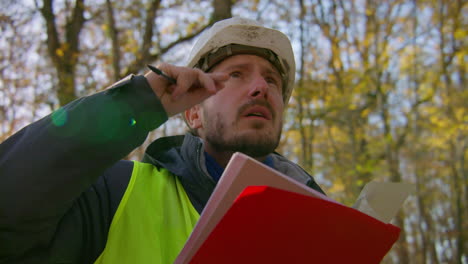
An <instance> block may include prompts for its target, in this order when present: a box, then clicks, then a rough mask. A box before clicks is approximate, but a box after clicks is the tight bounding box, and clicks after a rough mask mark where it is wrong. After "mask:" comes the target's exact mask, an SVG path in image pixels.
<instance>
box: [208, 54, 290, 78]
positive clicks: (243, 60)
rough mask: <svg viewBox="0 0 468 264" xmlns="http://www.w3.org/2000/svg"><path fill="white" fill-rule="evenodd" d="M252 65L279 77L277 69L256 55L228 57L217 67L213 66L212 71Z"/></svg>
mask: <svg viewBox="0 0 468 264" xmlns="http://www.w3.org/2000/svg"><path fill="white" fill-rule="evenodd" d="M253 65H258V66H260V67H261V68H262V69H263V70H267V71H271V72H273V73H276V74H278V75H279V76H281V74H280V73H279V71H278V69H276V67H274V66H273V64H271V63H270V62H269V61H268V60H267V59H264V58H263V57H260V56H256V55H250V54H238V55H234V56H230V57H228V58H226V59H224V60H223V61H221V62H220V63H218V65H216V66H214V67H213V68H212V71H213V72H215V71H218V70H225V69H228V68H231V67H241V66H244V67H248V66H253Z"/></svg>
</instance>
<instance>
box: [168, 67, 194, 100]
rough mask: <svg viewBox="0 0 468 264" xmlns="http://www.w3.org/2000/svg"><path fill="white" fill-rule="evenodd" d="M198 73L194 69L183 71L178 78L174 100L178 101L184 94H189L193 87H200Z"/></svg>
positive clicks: (173, 94) (173, 95)
mask: <svg viewBox="0 0 468 264" xmlns="http://www.w3.org/2000/svg"><path fill="white" fill-rule="evenodd" d="M197 79H198V73H197V72H196V71H194V70H192V69H181V71H180V72H179V74H178V76H177V85H176V87H175V90H174V92H173V93H172V98H173V99H177V98H178V97H180V96H181V95H182V94H184V93H187V92H188V91H189V89H190V88H191V87H194V86H195V87H196V86H199V84H198V80H197Z"/></svg>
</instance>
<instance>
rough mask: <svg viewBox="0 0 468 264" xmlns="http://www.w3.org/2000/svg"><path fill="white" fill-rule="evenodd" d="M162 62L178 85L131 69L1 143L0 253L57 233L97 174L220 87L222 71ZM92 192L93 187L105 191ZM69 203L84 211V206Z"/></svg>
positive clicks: (12, 251)
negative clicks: (129, 74) (213, 72)
mask: <svg viewBox="0 0 468 264" xmlns="http://www.w3.org/2000/svg"><path fill="white" fill-rule="evenodd" d="M162 66H163V67H162V68H163V70H165V71H167V72H168V74H170V75H171V76H172V77H174V78H176V79H177V84H176V85H171V84H170V83H168V82H167V81H166V80H165V79H164V78H162V77H160V76H158V75H156V74H154V73H149V74H147V75H146V76H132V77H128V78H126V79H124V80H122V81H120V82H118V83H116V84H115V85H113V87H111V88H109V89H107V90H106V91H104V92H101V93H97V94H94V95H91V96H88V97H83V98H80V99H78V100H76V101H74V102H72V103H70V104H68V105H66V106H64V107H62V108H60V109H58V110H57V111H55V112H54V113H52V114H51V115H49V116H46V117H44V118H43V119H41V120H39V121H37V122H35V123H32V124H30V125H29V126H27V127H25V128H23V129H22V130H21V131H19V132H18V133H16V134H15V135H13V136H12V137H10V138H8V139H7V140H6V141H4V142H3V143H2V144H1V145H0V245H1V246H0V261H1V260H2V259H6V258H8V256H10V255H12V254H22V252H27V251H28V250H29V251H31V248H32V247H34V246H36V245H39V244H40V245H42V246H43V245H44V244H45V245H46V244H47V242H51V241H52V240H53V238H54V236H56V234H57V233H60V232H59V231H60V230H57V228H58V227H59V226H60V221H61V219H62V218H63V217H64V215H66V214H67V213H69V210H70V208H72V206H74V205H73V204H74V202H76V201H77V199H79V198H80V197H82V196H83V195H86V192H85V191H86V190H87V189H88V188H89V187H90V186H91V185H92V184H93V183H95V182H96V180H97V179H98V177H99V176H100V175H102V174H103V173H104V172H105V171H106V170H107V169H108V168H110V167H112V166H114V164H115V163H116V162H117V161H118V160H120V159H121V158H123V157H125V156H126V155H127V154H128V153H129V152H130V151H132V150H133V149H134V148H136V147H138V146H139V145H141V144H142V142H143V141H144V140H145V138H146V136H147V134H148V132H150V131H151V130H153V129H155V128H157V127H158V126H160V125H161V124H163V123H164V122H165V121H166V120H167V117H168V116H172V115H175V114H177V113H179V112H181V111H183V110H185V109H186V108H189V107H190V106H192V105H194V104H197V103H199V102H201V101H202V100H204V99H205V98H207V97H208V96H210V95H211V94H214V93H215V92H216V91H217V90H219V89H221V88H222V81H223V80H224V79H225V78H226V77H225V76H210V75H208V74H205V73H202V72H199V71H198V70H192V69H189V68H183V67H175V66H172V65H167V64H165V65H162ZM163 93H168V95H163ZM155 94H156V96H155ZM158 96H162V98H161V99H162V100H161V101H162V103H161V101H160V100H159V99H158ZM105 188H107V186H106V187H105ZM105 188H104V189H105ZM96 192H98V193H94V194H92V195H94V196H100V195H107V194H106V193H104V194H101V193H99V192H100V191H99V190H97V191H96ZM77 207H79V206H77ZM73 210H79V212H78V213H79V214H86V213H87V212H86V210H87V208H77V209H76V208H73ZM103 210H107V209H106V208H103ZM76 228H77V229H79V228H82V227H80V226H77V227H76ZM37 233H45V235H41V236H39V237H40V239H41V240H48V241H34V239H32V241H31V237H33V236H34V234H37Z"/></svg>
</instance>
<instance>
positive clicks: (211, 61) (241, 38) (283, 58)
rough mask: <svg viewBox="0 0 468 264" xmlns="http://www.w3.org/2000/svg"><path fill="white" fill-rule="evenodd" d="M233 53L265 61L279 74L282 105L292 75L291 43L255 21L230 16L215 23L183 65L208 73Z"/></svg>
mask: <svg viewBox="0 0 468 264" xmlns="http://www.w3.org/2000/svg"><path fill="white" fill-rule="evenodd" d="M237 54H254V55H258V56H261V57H264V58H265V59H267V60H269V61H270V62H271V63H272V64H273V65H274V66H275V67H276V68H277V69H278V70H279V72H280V73H281V75H282V78H283V86H284V87H283V99H284V103H285V104H286V103H287V102H288V101H289V97H290V96H291V93H292V89H293V86H294V79H295V72H296V64H295V61H294V53H293V50H292V47H291V42H290V41H289V38H288V37H287V36H286V35H285V34H283V33H282V32H280V31H278V30H274V29H271V28H266V27H263V26H262V25H260V24H259V23H258V22H257V21H254V20H251V19H246V18H240V17H234V18H229V19H225V20H221V21H219V22H217V23H215V24H214V25H213V26H212V27H211V28H210V29H209V30H207V31H205V32H203V34H202V35H201V36H200V38H199V39H198V40H197V42H196V43H195V45H194V47H193V48H192V51H191V52H190V56H189V62H188V64H187V66H188V67H195V68H200V69H201V70H203V71H209V70H210V69H211V68H212V67H213V66H215V65H216V64H217V63H219V62H221V61H222V60H224V59H226V58H227V57H229V56H232V55H237Z"/></svg>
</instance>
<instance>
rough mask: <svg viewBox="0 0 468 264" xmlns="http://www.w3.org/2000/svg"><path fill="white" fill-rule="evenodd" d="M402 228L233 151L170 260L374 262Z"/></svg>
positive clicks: (184, 263) (179, 263) (180, 263)
mask: <svg viewBox="0 0 468 264" xmlns="http://www.w3.org/2000/svg"><path fill="white" fill-rule="evenodd" d="M261 186H262V187H261ZM267 186H268V187H267ZM399 232H400V230H399V228H398V227H396V226H393V225H391V224H387V223H385V222H382V221H379V220H377V219H376V218H373V217H371V216H369V215H367V214H365V213H362V212H360V211H358V210H356V209H353V208H350V207H347V206H344V205H342V204H340V203H338V202H336V201H333V200H332V199H330V198H329V197H327V196H325V195H323V194H321V193H319V192H317V191H315V190H313V189H311V188H309V187H307V186H305V185H303V184H301V183H299V182H296V181H295V180H293V179H291V178H290V177H288V176H286V175H284V174H281V173H279V172H277V171H275V170H273V169H271V168H269V167H267V166H265V165H264V164H261V163H259V162H258V161H256V160H253V159H251V158H249V157H247V156H245V155H243V154H240V153H236V154H234V155H233V157H232V159H231V161H230V162H229V164H228V166H227V167H226V170H225V171H224V174H223V176H222V177H221V179H220V181H219V182H218V185H217V186H216V188H215V190H214V192H213V194H212V195H211V197H210V199H209V201H208V203H207V205H206V206H205V209H204V210H203V213H202V214H201V216H200V219H199V221H198V222H197V225H196V226H195V228H194V230H193V232H192V234H191V235H190V237H189V239H188V240H187V242H186V244H185V246H184V248H183V249H182V250H181V252H180V254H179V256H178V257H177V259H176V260H175V262H174V263H175V264H187V263H207V264H210V263H320V264H322V263H360V264H366V263H379V262H380V260H381V259H382V258H383V257H384V256H385V254H386V253H387V252H388V251H389V250H390V248H391V246H392V244H393V243H395V241H396V240H397V239H398V236H399Z"/></svg>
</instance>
